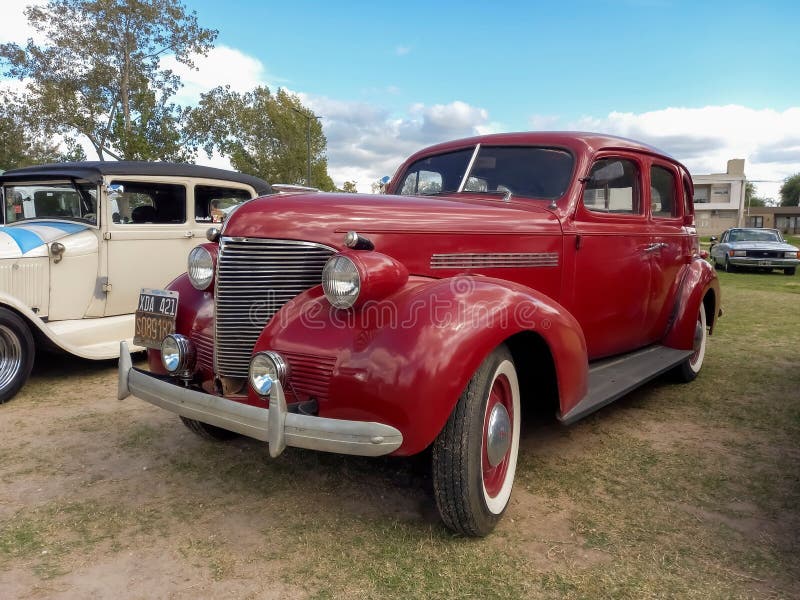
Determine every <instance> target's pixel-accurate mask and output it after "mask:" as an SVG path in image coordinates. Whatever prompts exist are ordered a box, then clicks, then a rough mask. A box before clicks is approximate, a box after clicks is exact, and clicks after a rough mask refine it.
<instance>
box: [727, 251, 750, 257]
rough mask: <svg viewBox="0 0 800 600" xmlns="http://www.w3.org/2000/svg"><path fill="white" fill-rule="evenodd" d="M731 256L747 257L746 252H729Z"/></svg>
mask: <svg viewBox="0 0 800 600" xmlns="http://www.w3.org/2000/svg"><path fill="white" fill-rule="evenodd" d="M731 256H747V250H731Z"/></svg>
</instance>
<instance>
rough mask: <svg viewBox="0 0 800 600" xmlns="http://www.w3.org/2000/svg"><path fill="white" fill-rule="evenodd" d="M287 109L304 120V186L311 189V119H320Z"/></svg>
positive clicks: (292, 107) (313, 115) (293, 108)
mask: <svg viewBox="0 0 800 600" xmlns="http://www.w3.org/2000/svg"><path fill="white" fill-rule="evenodd" d="M289 108H291V109H292V110H293V111H294V112H296V113H297V114H298V115H302V116H303V117H305V119H306V185H307V186H308V187H313V186H312V185H311V119H317V120H319V119H321V118H322V117H318V116H316V115H315V114H314V113H307V112H304V111H302V110H298V109H296V108H295V107H294V106H290V107H289Z"/></svg>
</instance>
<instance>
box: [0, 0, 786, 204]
mask: <svg viewBox="0 0 800 600" xmlns="http://www.w3.org/2000/svg"><path fill="white" fill-rule="evenodd" d="M28 1H29V0H27V1H26V0H5V2H4V6H3V7H2V8H0V17H3V18H2V19H0V20H2V21H5V22H6V23H7V24H8V25H10V26H8V27H5V28H2V30H4V31H5V33H2V30H0V41H4V40H5V39H11V38H15V39H16V38H20V37H22V38H23V39H24V35H25V28H24V19H23V20H22V21H23V22H20V24H19V26H15V23H16V22H17V21H18V20H19V19H21V16H20V15H21V10H22V9H21V6H22V5H24V4H27V3H28ZM187 6H188V7H189V8H190V9H192V10H195V11H196V12H197V14H198V17H199V19H200V22H201V23H202V24H203V25H205V26H207V27H213V28H216V29H218V30H219V32H220V33H219V38H218V40H217V47H216V49H215V50H214V51H213V52H212V54H211V55H210V56H209V57H208V58H207V59H205V60H201V61H198V66H199V67H200V70H199V71H196V72H186V71H182V70H181V69H180V68H178V71H179V72H181V74H182V76H183V78H184V81H185V83H186V86H185V88H184V90H183V91H182V93H181V97H180V100H181V101H182V102H185V103H192V102H194V101H196V99H197V96H198V94H199V93H201V92H203V91H206V90H208V89H210V88H211V87H213V86H214V85H218V84H225V83H227V84H230V85H231V86H232V87H234V88H236V89H241V90H246V89H251V88H252V87H253V86H255V85H268V86H269V87H270V88H272V89H275V88H277V87H279V86H280V87H285V88H287V89H289V90H291V91H293V92H295V93H297V94H299V95H300V96H301V98H302V99H303V101H304V102H305V103H306V104H307V105H308V106H310V107H311V108H312V109H313V110H314V111H315V112H316V114H318V115H321V116H322V117H323V119H322V123H323V127H324V130H325V133H326V135H327V137H328V159H329V168H330V172H331V175H332V176H333V178H334V181H336V183H338V184H340V185H341V183H343V182H344V181H345V180H347V179H350V180H356V181H357V182H358V185H359V189H360V190H362V191H366V190H368V189H369V184H370V183H371V182H372V181H374V180H375V179H377V178H379V177H380V176H382V175H385V174H391V173H392V172H393V170H394V168H395V167H397V165H398V164H399V163H400V161H402V159H403V158H404V157H405V156H406V155H407V154H409V153H410V152H413V151H414V150H417V149H419V148H420V147H422V146H425V145H428V144H431V143H436V142H439V141H442V140H445V139H452V138H456V137H463V136H467V135H473V134H475V133H484V132H494V131H518V130H530V129H584V130H586V129H588V130H595V131H605V132H610V133H616V134H620V135H626V136H628V137H633V138H637V139H641V140H643V141H647V142H649V143H652V144H655V145H656V146H660V147H662V148H664V149H665V150H667V151H669V152H671V153H672V154H673V155H675V156H676V157H677V158H679V159H680V160H682V161H684V162H685V163H686V164H687V165H688V166H689V167H690V169H692V170H693V171H694V172H697V173H708V172H721V171H724V169H725V164H726V161H727V159H729V158H734V157H737V158H745V159H746V160H747V163H746V172H747V174H748V176H749V177H750V178H751V179H757V180H769V181H766V182H763V183H759V184H758V186H759V191H760V192H761V193H762V195H767V196H776V195H777V189H778V187H779V183H775V182H776V181H778V180H780V179H783V178H784V177H786V176H788V175H790V174H792V173H795V172H798V171H800V78H798V77H797V75H796V73H797V72H798V67H797V65H798V64H800V30H799V29H798V23H800V3H797V2H765V3H759V4H755V3H747V4H744V3H743V4H741V5H739V4H737V3H736V2H730V1H728V2H682V1H670V0H598V1H595V2H582V1H574V0H562V1H560V2H511V1H509V2H485V1H484V2H475V1H471V0H470V1H460V2H438V3H437V2H416V1H405V2H399V1H395V2H391V3H389V2H379V1H373V2H359V1H356V2H346V3H345V2H309V1H299V0H296V1H292V2H287V1H285V0H282V1H281V2H272V1H269V2H264V1H261V2H258V1H251V0H246V1H238V2H220V1H219V0H189V1H188V2H187ZM16 41H20V40H19V39H16ZM165 64H169V59H167V62H166V63H165ZM173 66H174V65H173ZM203 160H204V161H205V160H206V159H203ZM210 162H212V163H213V164H223V163H224V160H222V159H220V157H213V158H212V159H210Z"/></svg>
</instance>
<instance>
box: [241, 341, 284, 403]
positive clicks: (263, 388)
mask: <svg viewBox="0 0 800 600" xmlns="http://www.w3.org/2000/svg"><path fill="white" fill-rule="evenodd" d="M288 378H289V365H288V364H287V363H286V361H285V360H283V357H282V356H281V355H280V354H278V353H277V352H272V351H267V352H258V353H257V354H255V355H254V356H253V358H251V359H250V385H251V386H252V387H253V390H255V392H256V394H258V395H259V396H267V395H269V393H270V390H272V386H273V385H274V384H275V382H276V381H278V382H280V384H281V385H286V380H287V379H288Z"/></svg>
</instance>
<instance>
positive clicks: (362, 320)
mask: <svg viewBox="0 0 800 600" xmlns="http://www.w3.org/2000/svg"><path fill="white" fill-rule="evenodd" d="M522 331H533V332H535V333H537V334H538V335H540V336H541V337H542V339H544V341H545V343H546V344H547V346H548V347H549V349H550V352H551V354H552V357H553V362H554V364H555V367H556V374H557V385H558V391H559V399H560V402H561V408H562V410H569V409H570V408H571V407H572V406H574V405H575V404H576V403H577V402H578V401H579V400H580V399H581V398H582V397H583V395H584V394H585V392H586V380H587V364H588V362H587V355H586V342H585V340H584V337H583V332H582V330H581V328H580V326H579V325H578V323H577V321H576V320H575V319H574V317H573V316H572V315H571V314H570V313H569V312H568V311H567V310H566V309H564V308H563V307H562V306H560V305H559V304H558V303H557V302H555V301H554V300H552V299H551V298H549V297H547V296H545V295H543V294H541V293H539V292H537V291H535V290H532V289H530V288H527V287H525V286H521V285H517V284H514V283H511V282H508V281H504V280H499V279H493V278H489V277H456V278H451V279H440V280H431V279H427V278H422V277H411V278H409V280H408V282H407V283H406V285H405V286H404V287H403V288H401V289H400V290H399V291H398V292H396V293H394V294H392V295H391V296H389V297H388V298H386V299H384V300H382V301H380V302H374V303H368V304H365V305H364V306H363V307H361V308H359V309H350V310H338V309H335V308H333V307H332V306H331V305H330V304H329V303H328V301H327V300H326V299H325V297H324V296H323V294H322V290H321V287H319V286H318V287H315V288H312V289H311V290H309V291H307V292H305V293H304V294H302V295H300V296H298V297H297V298H295V299H294V300H293V301H291V302H289V303H288V304H286V305H285V306H284V307H283V308H282V309H281V310H280V311H278V313H277V314H276V315H275V316H274V317H273V318H272V320H271V321H270V322H269V324H268V325H267V326H266V328H265V329H264V331H263V332H262V334H261V336H260V338H259V340H258V342H257V343H256V347H255V350H256V351H260V350H267V349H271V350H277V351H278V352H282V353H285V354H286V355H287V356H288V357H289V359H290V364H291V361H292V358H297V357H299V360H302V361H303V364H304V365H306V366H305V367H304V376H305V377H312V378H314V377H316V378H317V379H316V381H314V383H315V385H317V389H318V390H319V394H318V395H317V400H318V403H319V414H320V416H325V417H331V418H340V419H353V420H365V421H378V422H382V423H386V424H389V425H392V426H394V427H396V428H398V429H399V430H400V431H401V432H402V433H403V445H402V446H401V447H400V448H399V449H398V450H397V451H396V452H395V454H401V455H408V454H414V453H417V452H420V451H421V450H423V449H425V448H426V447H427V446H428V445H429V444H430V443H431V442H432V441H433V440H434V439H435V437H436V436H437V435H438V433H439V431H440V430H441V429H442V427H443V426H444V424H445V422H446V421H447V418H448V417H449V415H450V413H451V411H452V409H453V407H454V406H455V403H456V402H457V401H458V398H459V396H460V395H461V393H462V392H463V390H464V388H465V387H466V385H467V383H468V382H469V379H470V378H471V377H472V375H473V373H474V372H475V371H476V369H477V368H478V367H479V366H480V364H481V362H482V361H483V360H484V359H485V358H486V356H487V355H488V354H489V353H490V352H491V351H492V350H493V349H494V348H496V347H497V346H498V345H499V344H501V343H502V342H503V341H504V340H506V339H508V338H509V337H511V336H512V335H514V334H516V333H520V332H522ZM309 364H314V365H319V366H320V367H319V368H320V370H319V372H318V373H317V374H316V375H314V373H310V372H309V367H308V366H307V365H309ZM324 365H329V366H327V367H323V366H324ZM519 367H520V368H524V366H521V365H520V366H519ZM320 386H321V387H320Z"/></svg>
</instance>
